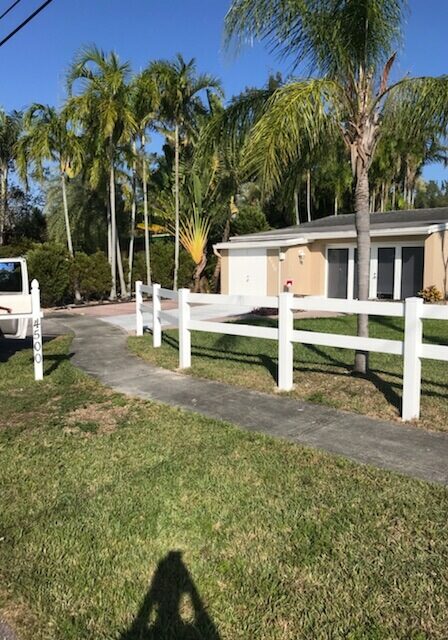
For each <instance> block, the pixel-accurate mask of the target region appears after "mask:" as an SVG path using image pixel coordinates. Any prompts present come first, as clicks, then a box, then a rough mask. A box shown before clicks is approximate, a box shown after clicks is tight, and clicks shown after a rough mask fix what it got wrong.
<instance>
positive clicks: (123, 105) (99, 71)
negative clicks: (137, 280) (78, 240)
mask: <svg viewBox="0 0 448 640" xmlns="http://www.w3.org/2000/svg"><path fill="white" fill-rule="evenodd" d="M129 75H130V67H129V64H128V63H124V64H122V63H120V61H119V59H118V56H117V55H116V54H115V53H114V52H111V53H109V54H106V53H105V52H104V51H101V50H100V49H98V48H97V47H94V46H93V47H87V48H86V49H82V50H81V51H80V53H79V54H78V55H77V57H76V58H75V61H74V62H73V64H72V66H71V69H70V71H69V74H68V78H67V83H68V89H69V92H70V94H71V95H72V97H71V99H70V101H69V104H68V108H69V111H70V113H71V115H72V117H73V119H74V120H75V121H76V122H78V123H79V124H80V125H81V126H84V127H85V128H86V130H87V135H90V137H91V139H92V140H94V141H95V142H94V144H95V146H96V147H97V153H98V154H100V155H101V154H103V155H104V156H105V157H106V158H107V162H108V166H109V206H110V234H109V235H110V243H109V244H110V246H109V253H110V264H111V278H112V288H111V293H110V298H111V300H115V299H116V297H117V263H118V266H119V258H120V257H119V256H118V260H117V249H118V247H119V239H118V235H117V220H116V169H117V163H118V156H119V150H120V145H122V144H125V143H127V142H128V141H129V140H130V139H131V138H132V134H133V132H134V131H135V128H136V123H135V120H134V116H133V114H132V110H131V107H130V100H129V85H128V80H129ZM75 85H78V86H79V87H80V92H79V93H77V94H76V95H73V92H74V89H75ZM120 272H121V269H120ZM124 293H125V292H124Z"/></svg>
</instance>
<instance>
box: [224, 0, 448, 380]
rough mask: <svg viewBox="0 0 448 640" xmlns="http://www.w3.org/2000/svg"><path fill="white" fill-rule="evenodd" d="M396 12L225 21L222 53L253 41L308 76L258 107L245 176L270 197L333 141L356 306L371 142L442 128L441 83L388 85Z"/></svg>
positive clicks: (244, 15) (342, 7) (303, 5)
mask: <svg viewBox="0 0 448 640" xmlns="http://www.w3.org/2000/svg"><path fill="white" fill-rule="evenodd" d="M405 7H406V0H362V1H361V0H344V1H343V2H342V1H341V0H300V1H299V0H285V1H284V2H272V1H271V0H233V2H232V5H231V8H230V10H229V12H228V14H227V16H226V22H225V29H226V36H227V43H228V44H229V43H230V42H231V41H233V40H235V39H236V40H237V41H238V42H239V43H241V42H243V41H246V40H248V39H253V38H259V39H261V40H263V41H265V42H267V43H268V45H269V46H270V48H271V49H272V50H275V51H278V52H279V53H280V54H282V55H284V56H286V57H288V58H289V59H290V60H291V61H292V63H293V65H294V67H295V68H297V67H299V65H305V66H306V67H307V68H308V70H309V71H310V72H311V73H312V74H313V76H308V77H307V78H306V79H303V80H302V79H292V80H291V81H290V82H288V83H286V84H285V85H284V86H282V87H280V88H279V89H277V90H276V91H274V92H273V93H272V95H271V97H270V98H269V99H268V101H267V102H266V103H264V105H263V108H262V110H261V117H260V118H259V119H258V121H257V122H256V124H255V126H254V127H253V129H252V131H251V134H250V136H249V140H248V142H247V145H246V158H247V167H248V170H249V171H250V172H254V173H256V174H257V175H259V176H260V177H261V179H262V182H263V186H264V190H265V192H270V191H272V190H273V189H274V188H275V187H276V186H278V185H279V183H280V182H281V180H282V174H283V171H284V169H285V167H287V165H288V164H289V163H291V162H292V161H293V160H294V159H295V158H296V157H297V156H300V155H301V154H303V153H307V152H309V150H310V149H313V148H316V147H318V146H320V145H321V144H322V141H323V140H324V139H328V138H329V137H334V136H341V137H342V139H343V141H344V143H345V145H346V148H347V150H348V152H349V154H350V159H351V167H352V174H353V179H354V183H355V184H354V186H355V214H356V231H357V244H358V265H357V269H358V292H357V293H358V298H359V299H360V300H366V299H367V298H368V291H369V286H368V285H369V267H370V228H369V226H370V221H369V170H370V166H371V164H372V161H373V159H374V157H375V152H376V148H377V145H378V141H379V140H380V137H381V136H382V135H385V134H386V133H387V131H392V130H393V129H394V128H395V127H397V126H400V127H401V128H402V130H403V131H406V132H407V136H408V139H412V137H413V135H414V133H415V132H416V131H419V130H420V129H421V128H422V127H423V126H425V123H428V122H434V121H435V122H436V123H437V124H438V125H440V126H441V127H445V126H446V115H447V110H448V80H447V77H445V76H443V77H440V78H417V79H411V78H408V77H406V78H404V79H402V80H400V81H398V82H395V83H393V84H391V83H390V80H389V78H390V73H391V69H392V66H393V64H394V61H395V58H396V53H395V46H396V44H397V42H398V41H399V38H400V35H401V27H402V22H403V14H404V10H405ZM245 113H246V114H247V111H246V112H245ZM236 114H237V111H235V113H234V115H236ZM241 117H242V116H241V113H240V114H239V121H241ZM245 117H247V116H245ZM358 335H360V336H364V337H367V336H368V316H366V315H359V316H358ZM366 369H367V354H365V353H360V352H358V353H357V354H356V356H355V371H356V372H359V373H365V372H366Z"/></svg>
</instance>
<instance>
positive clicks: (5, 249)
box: [0, 240, 34, 258]
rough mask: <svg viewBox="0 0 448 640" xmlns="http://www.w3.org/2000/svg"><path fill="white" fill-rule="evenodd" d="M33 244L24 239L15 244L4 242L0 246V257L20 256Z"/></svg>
mask: <svg viewBox="0 0 448 640" xmlns="http://www.w3.org/2000/svg"><path fill="white" fill-rule="evenodd" d="M33 246H34V243H33V242H32V241H31V240H24V241H23V242H18V243H16V244H5V245H3V246H2V247H0V258H21V257H22V256H24V255H25V254H26V253H27V252H28V251H29V250H30V249H32V248H33Z"/></svg>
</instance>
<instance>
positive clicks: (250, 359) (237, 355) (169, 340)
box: [162, 334, 277, 381]
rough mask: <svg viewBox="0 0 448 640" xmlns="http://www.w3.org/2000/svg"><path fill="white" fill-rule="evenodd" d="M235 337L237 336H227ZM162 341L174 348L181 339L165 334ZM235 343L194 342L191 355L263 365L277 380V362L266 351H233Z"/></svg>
mask: <svg viewBox="0 0 448 640" xmlns="http://www.w3.org/2000/svg"><path fill="white" fill-rule="evenodd" d="M226 337H228V338H235V337H236V336H226ZM162 341H163V342H164V343H165V344H166V345H167V346H169V347H171V348H172V349H175V350H178V349H179V341H178V340H177V338H175V337H174V336H168V335H166V334H165V335H164V336H163V338H162ZM231 344H234V343H233V341H226V342H225V344H224V343H223V344H222V346H220V347H205V346H204V347H201V346H198V345H194V344H192V346H191V355H192V357H193V358H194V357H195V356H198V357H200V358H205V359H207V360H227V361H231V362H234V363H241V364H249V365H250V364H255V365H262V366H263V367H264V368H265V369H267V371H269V373H270V375H271V376H272V378H273V380H274V381H277V362H276V360H275V359H274V358H271V357H270V356H268V355H267V354H264V353H244V352H243V351H232V350H231V349H230V348H229V347H230V346H231Z"/></svg>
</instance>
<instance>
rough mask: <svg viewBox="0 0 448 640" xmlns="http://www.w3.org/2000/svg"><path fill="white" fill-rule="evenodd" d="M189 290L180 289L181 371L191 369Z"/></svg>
mask: <svg viewBox="0 0 448 640" xmlns="http://www.w3.org/2000/svg"><path fill="white" fill-rule="evenodd" d="M189 294H190V290H189V289H179V293H178V307H179V369H188V368H189V367H191V332H190V329H189V325H190V305H189V303H188V296H189Z"/></svg>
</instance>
